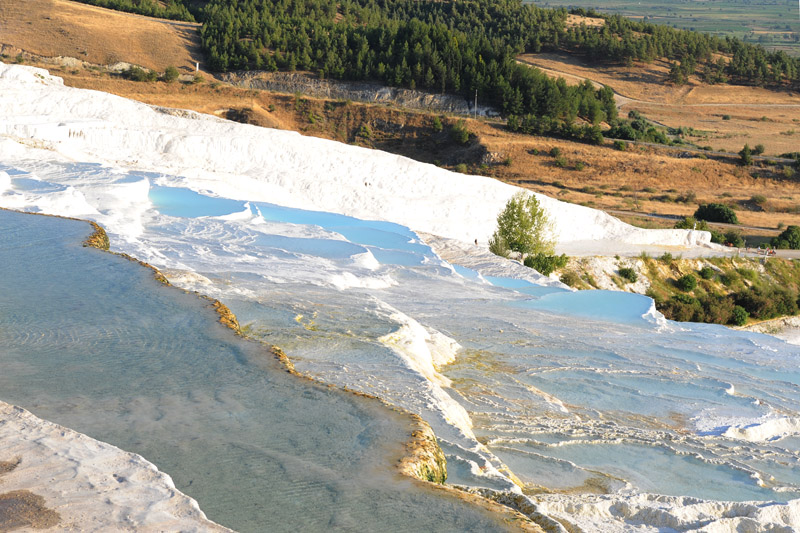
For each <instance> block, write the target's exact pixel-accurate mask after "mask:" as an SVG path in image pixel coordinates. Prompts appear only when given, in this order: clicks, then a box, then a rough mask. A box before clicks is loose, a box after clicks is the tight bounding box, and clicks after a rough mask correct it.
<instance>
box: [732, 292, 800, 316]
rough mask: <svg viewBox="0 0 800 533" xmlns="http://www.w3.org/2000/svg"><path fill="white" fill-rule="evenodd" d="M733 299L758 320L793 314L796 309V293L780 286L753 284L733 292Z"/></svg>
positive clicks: (795, 312)
mask: <svg viewBox="0 0 800 533" xmlns="http://www.w3.org/2000/svg"><path fill="white" fill-rule="evenodd" d="M734 300H735V302H736V305H740V306H742V307H743V308H744V310H745V311H747V312H748V313H749V314H750V316H751V317H753V318H755V319H758V320H766V319H768V318H775V317H777V316H785V315H795V314H797V311H798V308H797V293H795V292H794V291H792V290H790V289H786V288H782V287H760V286H757V285H754V286H752V287H750V288H748V289H745V290H742V291H740V292H737V293H736V294H734Z"/></svg>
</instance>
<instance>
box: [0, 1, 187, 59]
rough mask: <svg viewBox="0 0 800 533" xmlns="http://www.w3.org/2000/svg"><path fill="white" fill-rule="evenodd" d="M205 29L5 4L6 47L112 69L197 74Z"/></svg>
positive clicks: (71, 5) (84, 8) (0, 9)
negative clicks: (115, 65)
mask: <svg viewBox="0 0 800 533" xmlns="http://www.w3.org/2000/svg"><path fill="white" fill-rule="evenodd" d="M199 27H200V25H199V24H193V23H189V22H177V21H172V20H161V19H153V18H148V17H142V16H139V15H133V14H129V13H122V12H119V11H111V10H108V9H102V8H99V7H94V6H89V5H86V4H79V3H76V2H70V1H68V0H0V45H8V48H7V49H6V50H4V53H6V54H9V55H16V54H15V52H14V50H13V49H15V48H16V49H21V50H25V51H27V52H31V53H34V54H38V55H42V56H47V57H55V56H63V57H74V58H77V59H80V60H82V61H88V62H89V63H96V64H102V65H110V64H113V63H117V62H118V61H124V62H127V63H133V64H136V65H139V66H143V67H147V68H151V69H155V70H158V71H163V70H164V69H165V68H167V67H168V66H170V65H172V66H175V67H177V68H179V69H180V70H182V71H184V72H190V71H191V72H193V71H194V67H195V62H196V61H201V62H202V57H201V55H200V39H199V36H198V34H197V30H198V29H199Z"/></svg>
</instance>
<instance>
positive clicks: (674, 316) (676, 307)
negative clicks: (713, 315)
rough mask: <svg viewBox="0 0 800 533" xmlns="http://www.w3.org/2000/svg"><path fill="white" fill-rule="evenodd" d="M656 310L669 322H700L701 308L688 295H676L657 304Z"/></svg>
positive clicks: (697, 302) (698, 303) (695, 300)
mask: <svg viewBox="0 0 800 533" xmlns="http://www.w3.org/2000/svg"><path fill="white" fill-rule="evenodd" d="M656 308H657V309H658V310H659V311H660V312H661V313H662V314H663V315H664V316H665V317H666V318H668V319H669V320H677V321H679V322H689V321H691V320H695V321H697V322H702V317H703V307H702V306H701V305H700V302H699V301H698V300H697V298H692V297H691V296H689V295H688V294H676V295H674V296H672V297H671V298H670V299H669V300H667V301H666V302H658V303H657V304H656Z"/></svg>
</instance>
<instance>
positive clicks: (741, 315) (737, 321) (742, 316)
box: [730, 305, 750, 326]
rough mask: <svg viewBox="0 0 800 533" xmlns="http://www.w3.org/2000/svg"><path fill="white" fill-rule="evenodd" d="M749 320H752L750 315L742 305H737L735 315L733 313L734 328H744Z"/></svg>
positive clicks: (734, 308)
mask: <svg viewBox="0 0 800 533" xmlns="http://www.w3.org/2000/svg"><path fill="white" fill-rule="evenodd" d="M748 318H750V313H748V312H747V311H745V309H744V307H742V306H741V305H736V306H734V307H733V313H731V319H730V324H733V325H734V326H744V325H745V324H746V323H747V319H748Z"/></svg>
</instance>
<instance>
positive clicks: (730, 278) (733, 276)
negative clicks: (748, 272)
mask: <svg viewBox="0 0 800 533" xmlns="http://www.w3.org/2000/svg"><path fill="white" fill-rule="evenodd" d="M740 279H741V278H740V277H739V274H737V273H736V271H735V270H729V271H727V272H723V273H722V274H721V275H720V277H719V281H720V282H721V283H722V284H723V285H725V286H726V287H730V286H731V285H733V284H734V283H736V282H738V281H739V280H740Z"/></svg>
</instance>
